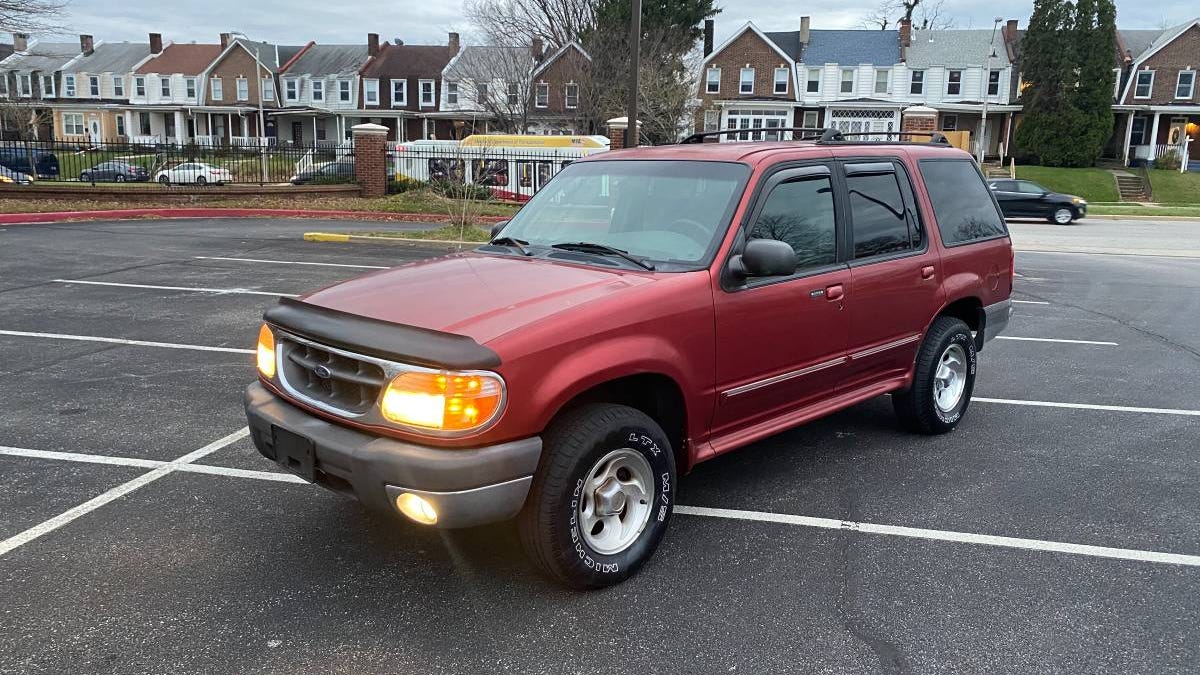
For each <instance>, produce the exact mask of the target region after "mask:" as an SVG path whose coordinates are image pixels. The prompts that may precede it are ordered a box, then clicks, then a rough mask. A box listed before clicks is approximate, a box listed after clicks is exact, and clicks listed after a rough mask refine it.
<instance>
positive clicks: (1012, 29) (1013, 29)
mask: <svg viewBox="0 0 1200 675" xmlns="http://www.w3.org/2000/svg"><path fill="white" fill-rule="evenodd" d="M1005 25H1006V26H1007V27H1008V37H1009V39H1010V40H1015V39H1016V38H1017V20H1016V19H1009V20H1008V23H1007V24H1005Z"/></svg>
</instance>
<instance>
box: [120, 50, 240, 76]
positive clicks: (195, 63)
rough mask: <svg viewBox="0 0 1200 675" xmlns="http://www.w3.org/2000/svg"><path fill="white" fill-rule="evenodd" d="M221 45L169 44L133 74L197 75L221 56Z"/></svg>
mask: <svg viewBox="0 0 1200 675" xmlns="http://www.w3.org/2000/svg"><path fill="white" fill-rule="evenodd" d="M221 53H222V50H221V45H201V44H170V45H167V46H166V47H165V48H163V50H162V52H160V53H159V54H158V56H155V57H154V58H152V59H150V60H149V61H147V62H145V63H143V64H142V65H141V66H140V67H139V68H138V69H137V70H136V71H135V72H136V73H138V74H139V75H145V74H147V73H162V74H168V73H170V74H175V73H178V74H180V75H199V74H201V73H203V72H204V71H205V70H207V69H208V67H209V66H210V65H212V63H213V62H214V61H216V60H217V57H219V56H221Z"/></svg>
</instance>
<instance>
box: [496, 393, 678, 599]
mask: <svg viewBox="0 0 1200 675" xmlns="http://www.w3.org/2000/svg"><path fill="white" fill-rule="evenodd" d="M543 440H544V446H543V447H544V450H543V453H542V459H541V461H540V462H539V463H538V470H537V473H536V474H535V475H534V477H533V485H532V487H531V488H530V490H529V496H528V498H527V499H526V500H525V506H524V508H523V509H522V510H521V514H520V515H519V516H518V518H517V528H518V531H519V532H520V536H521V544H522V545H523V547H524V549H525V552H526V554H527V555H528V556H529V558H530V559H531V560H532V561H533V562H534V563H535V564H536V565H537V566H538V567H539V568H541V569H542V570H543V571H544V572H546V573H547V574H548V575H550V576H551V577H553V578H555V579H556V580H557V581H559V582H560V583H562V584H563V585H565V586H569V587H571V588H577V589H594V588H603V587H605V586H611V585H613V584H617V583H620V582H622V581H624V580H625V579H628V578H629V577H630V576H632V575H633V574H634V573H635V572H637V570H638V569H639V568H640V567H641V566H642V565H643V564H644V563H645V562H646V561H647V560H648V559H649V558H650V556H651V555H652V554H653V553H654V550H655V549H656V548H658V544H659V542H660V541H661V540H662V537H663V533H665V532H666V530H667V526H668V524H669V523H670V521H671V513H672V511H673V509H674V497H675V493H674V485H675V456H674V453H673V452H672V449H671V444H670V441H669V440H668V439H667V436H666V434H665V433H663V430H662V429H661V428H660V427H659V426H658V424H656V423H655V422H654V420H652V419H650V417H649V416H647V415H646V414H644V413H642V412H641V411H639V410H635V409H633V408H630V407H627V406H623V405H613V404H608V403H594V404H587V405H583V406H580V407H578V408H575V409H573V410H570V411H568V412H566V413H564V414H563V415H562V416H561V417H559V418H558V419H557V420H555V421H554V423H553V424H551V425H550V427H549V429H547V431H546V433H545V435H544V436H543ZM623 449H624V450H630V451H634V453H636V455H639V456H640V457H641V458H643V459H644V460H645V461H646V462H647V463H648V466H649V469H650V472H651V474H652V475H651V477H650V479H651V482H652V484H653V487H652V489H651V490H649V491H648V493H647V495H646V496H647V498H648V500H649V503H648V504H647V506H648V516H647V518H648V520H647V522H646V523H645V525H644V527H643V528H642V529H641V530H640V532H639V533H638V534H637V535H636V538H635V539H633V540H632V541H631V542H630V543H629V544H628V545H627V547H626V548H624V549H622V550H619V551H616V552H615V553H613V554H611V555H610V554H604V553H599V552H597V551H596V550H595V549H594V548H593V547H592V546H591V545H590V544H589V543H588V539H587V538H585V537H584V536H583V533H582V532H581V531H580V525H581V522H582V521H581V518H580V516H579V514H578V509H579V507H580V505H581V499H583V500H586V499H587V498H588V497H581V493H584V490H583V488H584V484H585V480H586V479H587V478H588V477H589V476H588V475H587V474H589V473H590V472H591V471H592V469H594V468H595V467H596V465H597V462H599V461H601V460H602V459H604V458H605V457H606V456H607V455H608V454H609V453H611V452H613V451H615V450H623ZM593 494H594V493H593ZM592 499H593V502H592V508H593V509H595V508H596V504H595V501H594V500H595V497H594V496H593V497H592ZM583 503H584V504H586V503H587V502H586V501H583ZM639 503H645V502H639ZM627 509H628V506H626V507H624V508H623V509H622V514H621V515H620V516H619V518H621V519H622V520H623V519H624V518H625V517H627V516H629V514H630V513H631V512H630V511H628V510H627ZM602 527H603V525H602V524H601V528H602Z"/></svg>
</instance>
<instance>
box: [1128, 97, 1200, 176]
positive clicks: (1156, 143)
mask: <svg viewBox="0 0 1200 675" xmlns="http://www.w3.org/2000/svg"><path fill="white" fill-rule="evenodd" d="M1192 108H1193V109H1192V110H1172V109H1169V108H1166V109H1159V110H1142V111H1139V110H1128V111H1124V112H1123V113H1118V128H1120V123H1121V122H1124V123H1125V144H1124V150H1123V153H1122V158H1123V159H1124V162H1125V164H1127V165H1129V166H1161V165H1163V164H1168V163H1169V164H1170V165H1172V168H1175V167H1180V168H1184V169H1185V170H1188V171H1200V110H1196V109H1195V107H1194V106H1193V107H1192Z"/></svg>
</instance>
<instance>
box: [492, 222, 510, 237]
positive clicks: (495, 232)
mask: <svg viewBox="0 0 1200 675" xmlns="http://www.w3.org/2000/svg"><path fill="white" fill-rule="evenodd" d="M505 225H508V221H507V220H502V221H500V222H498V223H496V224H495V225H493V226H492V239H495V238H496V237H499V236H500V232H501V231H503V230H504V226H505Z"/></svg>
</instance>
